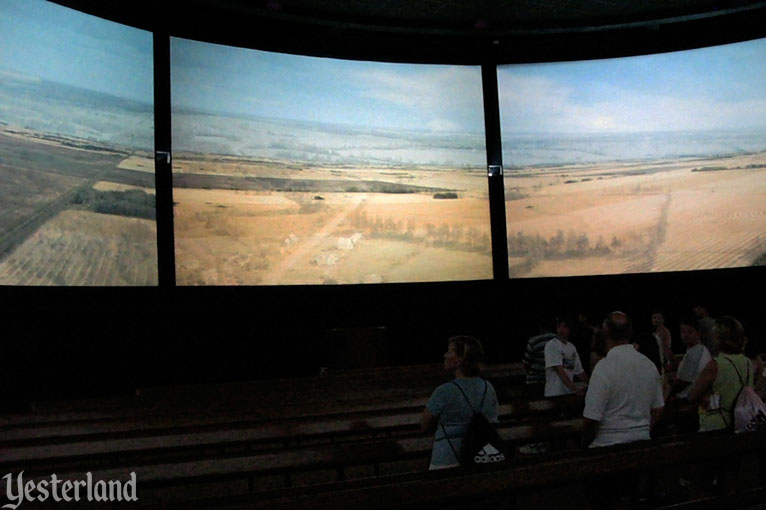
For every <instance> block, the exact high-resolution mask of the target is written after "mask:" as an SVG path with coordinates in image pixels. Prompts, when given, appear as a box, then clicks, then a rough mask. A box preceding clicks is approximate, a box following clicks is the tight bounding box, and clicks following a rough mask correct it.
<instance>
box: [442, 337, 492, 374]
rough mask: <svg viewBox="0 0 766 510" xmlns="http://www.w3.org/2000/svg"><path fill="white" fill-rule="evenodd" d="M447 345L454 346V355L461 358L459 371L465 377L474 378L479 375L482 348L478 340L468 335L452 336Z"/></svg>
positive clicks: (482, 361)
mask: <svg viewBox="0 0 766 510" xmlns="http://www.w3.org/2000/svg"><path fill="white" fill-rule="evenodd" d="M448 344H454V345H455V354H457V355H458V356H461V357H462V358H463V361H461V362H460V370H461V371H462V372H463V373H464V374H465V375H467V376H469V377H475V376H478V375H480V374H481V367H482V364H483V363H484V348H483V347H482V346H481V342H480V341H479V339H478V338H474V337H472V336H468V335H459V336H453V337H452V338H450V339H449V340H448Z"/></svg>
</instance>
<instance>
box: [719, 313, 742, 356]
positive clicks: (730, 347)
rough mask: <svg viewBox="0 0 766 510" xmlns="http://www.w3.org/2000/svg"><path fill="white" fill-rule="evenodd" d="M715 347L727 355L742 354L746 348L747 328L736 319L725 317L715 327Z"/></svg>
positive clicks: (720, 318)
mask: <svg viewBox="0 0 766 510" xmlns="http://www.w3.org/2000/svg"><path fill="white" fill-rule="evenodd" d="M713 345H714V346H717V347H718V350H719V351H721V352H725V353H727V354H740V353H741V352H742V350H743V349H744V348H745V328H743V327H742V324H740V323H739V321H738V320H737V319H735V318H734V317H729V316H728V315H724V316H723V317H719V318H717V319H716V320H715V324H714V325H713Z"/></svg>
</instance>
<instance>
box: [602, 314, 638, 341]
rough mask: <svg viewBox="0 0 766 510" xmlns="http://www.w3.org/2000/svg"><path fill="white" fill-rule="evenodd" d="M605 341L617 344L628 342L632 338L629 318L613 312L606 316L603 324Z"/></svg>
mask: <svg viewBox="0 0 766 510" xmlns="http://www.w3.org/2000/svg"><path fill="white" fill-rule="evenodd" d="M603 329H604V334H605V336H606V339H607V341H611V342H612V343H615V344H618V343H623V342H630V340H631V338H633V327H632V326H631V323H630V317H628V314H626V313H625V312H619V311H614V312H612V313H610V314H608V315H607V316H606V318H605V319H604V324H603Z"/></svg>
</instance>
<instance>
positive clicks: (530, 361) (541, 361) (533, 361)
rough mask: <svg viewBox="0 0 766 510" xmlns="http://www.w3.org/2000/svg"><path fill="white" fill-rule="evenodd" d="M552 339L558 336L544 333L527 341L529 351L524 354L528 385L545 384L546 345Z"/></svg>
mask: <svg viewBox="0 0 766 510" xmlns="http://www.w3.org/2000/svg"><path fill="white" fill-rule="evenodd" d="M551 338H556V335H554V334H553V333H543V334H542V335H536V336H533V337H531V338H530V339H529V340H528V341H527V350H526V351H525V352H524V363H525V364H526V365H527V367H528V368H527V379H526V383H527V384H545V344H547V343H548V340H550V339H551Z"/></svg>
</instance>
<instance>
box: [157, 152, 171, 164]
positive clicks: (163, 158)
mask: <svg viewBox="0 0 766 510" xmlns="http://www.w3.org/2000/svg"><path fill="white" fill-rule="evenodd" d="M154 160H155V161H156V162H157V163H165V164H167V165H169V164H170V153H169V152H166V151H156V152H155V153H154Z"/></svg>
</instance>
